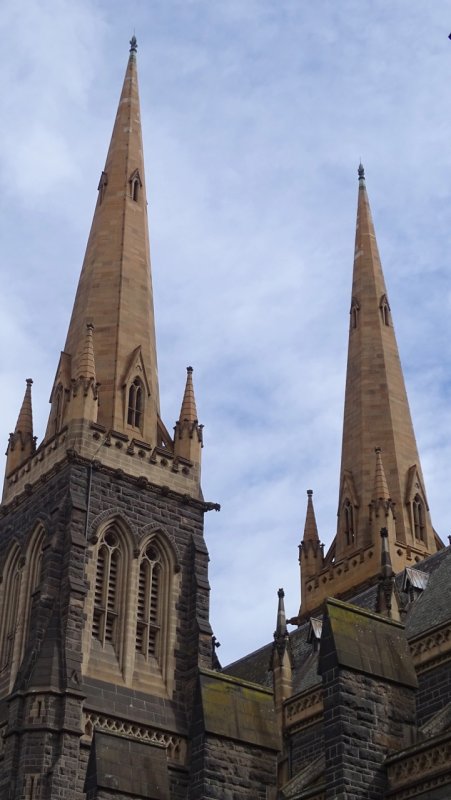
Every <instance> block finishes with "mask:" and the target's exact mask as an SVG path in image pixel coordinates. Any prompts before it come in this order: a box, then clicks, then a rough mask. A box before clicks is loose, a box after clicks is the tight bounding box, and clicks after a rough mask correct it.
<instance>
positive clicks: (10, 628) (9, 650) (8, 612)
mask: <svg viewBox="0 0 451 800" xmlns="http://www.w3.org/2000/svg"><path fill="white" fill-rule="evenodd" d="M21 582H22V563H21V560H20V551H19V548H18V547H17V549H16V553H15V555H14V556H13V557H12V559H11V560H10V564H9V568H8V569H7V571H6V574H5V576H4V590H3V600H2V607H3V612H4V617H3V626H2V631H1V637H0V672H2V671H3V670H5V669H7V667H9V666H10V665H11V662H12V659H13V652H14V640H15V637H16V630H17V622H18V619H19V598H20V587H21Z"/></svg>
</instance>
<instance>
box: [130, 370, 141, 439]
mask: <svg viewBox="0 0 451 800" xmlns="http://www.w3.org/2000/svg"><path fill="white" fill-rule="evenodd" d="M143 411H144V387H143V385H142V382H141V380H140V379H139V378H135V380H134V381H133V383H132V384H131V386H130V388H129V390H128V411H127V422H128V424H129V425H132V427H133V428H141V426H142V418H143Z"/></svg>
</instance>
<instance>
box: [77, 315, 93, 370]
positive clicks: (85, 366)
mask: <svg viewBox="0 0 451 800" xmlns="http://www.w3.org/2000/svg"><path fill="white" fill-rule="evenodd" d="M93 331H94V325H93V323H92V322H88V323H87V324H86V334H85V340H84V343H83V350H82V353H81V358H80V364H79V368H78V375H77V377H81V378H93V379H95V377H96V372H95V359H94V344H93V338H92V334H93Z"/></svg>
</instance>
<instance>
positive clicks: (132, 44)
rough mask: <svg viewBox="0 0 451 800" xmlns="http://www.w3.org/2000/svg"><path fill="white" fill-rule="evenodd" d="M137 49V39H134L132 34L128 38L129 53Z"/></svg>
mask: <svg viewBox="0 0 451 800" xmlns="http://www.w3.org/2000/svg"><path fill="white" fill-rule="evenodd" d="M137 49H138V41H137V39H136V36H135V34H133V36H132V38H131V39H130V53H136V51H137Z"/></svg>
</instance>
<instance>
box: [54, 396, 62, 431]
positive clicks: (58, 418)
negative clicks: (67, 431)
mask: <svg viewBox="0 0 451 800" xmlns="http://www.w3.org/2000/svg"><path fill="white" fill-rule="evenodd" d="M62 424H63V387H62V386H58V388H57V390H56V398H55V418H54V423H53V428H54V429H53V433H54V434H55V435H56V434H57V433H59V431H60V430H61V427H62Z"/></svg>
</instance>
